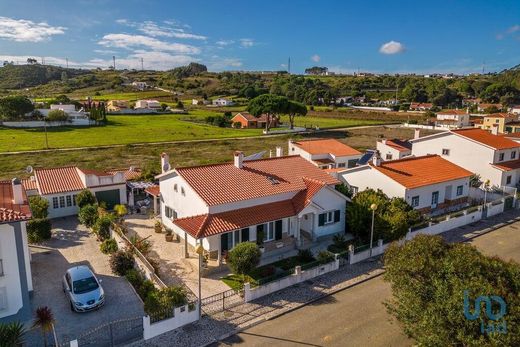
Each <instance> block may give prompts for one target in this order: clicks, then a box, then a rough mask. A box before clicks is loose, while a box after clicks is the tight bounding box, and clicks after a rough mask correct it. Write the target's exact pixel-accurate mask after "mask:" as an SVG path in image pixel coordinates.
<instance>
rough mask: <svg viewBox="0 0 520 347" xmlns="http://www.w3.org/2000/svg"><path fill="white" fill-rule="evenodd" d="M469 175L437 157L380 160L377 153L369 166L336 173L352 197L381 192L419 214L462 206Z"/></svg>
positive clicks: (467, 190) (466, 198)
mask: <svg viewBox="0 0 520 347" xmlns="http://www.w3.org/2000/svg"><path fill="white" fill-rule="evenodd" d="M471 175H472V173H471V172H470V171H468V170H465V169H463V168H461V167H459V166H457V165H455V164H453V163H450V162H449V161H447V160H445V159H443V158H441V157H440V156H438V155H426V156H422V157H407V158H404V159H398V160H391V161H382V160H381V157H380V156H379V154H378V153H377V152H376V153H375V154H374V156H373V157H372V162H371V163H369V164H366V165H362V166H358V167H355V168H352V169H347V170H344V171H340V172H339V173H338V176H339V177H340V179H341V180H342V181H344V182H345V183H346V184H347V186H349V187H350V189H351V190H352V191H353V193H354V194H356V193H357V192H358V191H363V190H365V189H369V188H372V189H375V190H377V189H381V190H382V191H383V192H384V193H385V194H386V195H388V196H389V197H390V198H392V197H400V198H403V199H405V200H406V202H407V203H408V204H409V205H410V206H412V207H413V208H415V209H417V210H420V211H421V212H423V213H430V212H435V211H436V210H445V209H449V208H453V207H460V206H462V205H466V204H467V200H468V193H469V178H470V176H471Z"/></svg>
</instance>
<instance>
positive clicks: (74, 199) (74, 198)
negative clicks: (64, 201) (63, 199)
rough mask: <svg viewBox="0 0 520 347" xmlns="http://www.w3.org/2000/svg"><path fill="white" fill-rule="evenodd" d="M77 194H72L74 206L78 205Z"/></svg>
mask: <svg viewBox="0 0 520 347" xmlns="http://www.w3.org/2000/svg"><path fill="white" fill-rule="evenodd" d="M76 196H77V195H76V194H74V195H73V196H72V206H76Z"/></svg>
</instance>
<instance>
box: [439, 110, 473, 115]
mask: <svg viewBox="0 0 520 347" xmlns="http://www.w3.org/2000/svg"><path fill="white" fill-rule="evenodd" d="M437 114H438V115H439V114H440V115H462V114H467V112H466V110H444V111H441V112H437Z"/></svg>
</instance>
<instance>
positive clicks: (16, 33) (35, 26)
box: [0, 17, 67, 42]
mask: <svg viewBox="0 0 520 347" xmlns="http://www.w3.org/2000/svg"><path fill="white" fill-rule="evenodd" d="M65 30H67V28H65V27H60V26H50V25H49V24H47V23H45V22H40V23H35V22H33V21H30V20H26V19H13V18H9V17H0V38H3V39H7V40H11V41H16V42H41V41H45V40H48V39H50V38H51V37H52V36H54V35H61V34H64V33H65Z"/></svg>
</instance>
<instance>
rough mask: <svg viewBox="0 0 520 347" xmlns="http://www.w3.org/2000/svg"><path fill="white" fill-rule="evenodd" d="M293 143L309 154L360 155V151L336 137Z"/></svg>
mask: <svg viewBox="0 0 520 347" xmlns="http://www.w3.org/2000/svg"><path fill="white" fill-rule="evenodd" d="M294 144H295V145H296V146H298V147H300V148H301V149H303V150H304V151H305V152H307V153H310V154H328V153H330V154H333V155H334V156H336V157H342V156H349V155H360V154H361V152H359V151H358V150H355V149H354V148H352V147H350V146H347V145H346V144H344V143H343V142H340V141H338V140H336V139H325V140H306V141H296V142H294Z"/></svg>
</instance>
